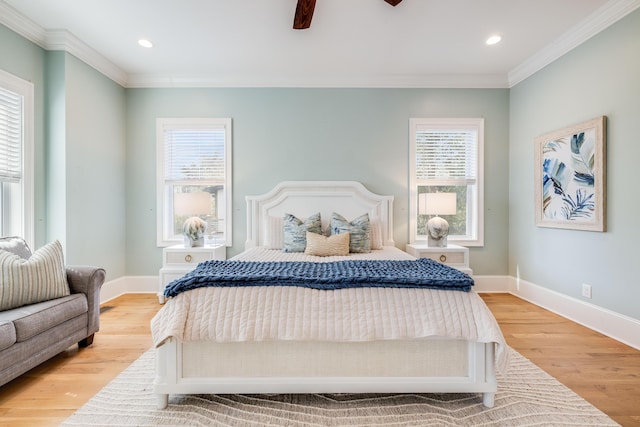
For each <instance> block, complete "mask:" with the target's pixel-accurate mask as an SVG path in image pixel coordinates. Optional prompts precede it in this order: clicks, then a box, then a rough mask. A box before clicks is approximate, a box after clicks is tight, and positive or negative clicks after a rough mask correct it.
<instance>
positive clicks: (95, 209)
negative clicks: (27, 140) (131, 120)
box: [49, 54, 126, 280]
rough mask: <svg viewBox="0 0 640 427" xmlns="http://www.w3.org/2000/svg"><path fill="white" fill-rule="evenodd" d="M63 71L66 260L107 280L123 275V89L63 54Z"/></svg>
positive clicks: (124, 190) (52, 231)
mask: <svg viewBox="0 0 640 427" xmlns="http://www.w3.org/2000/svg"><path fill="white" fill-rule="evenodd" d="M65 75H66V79H65V89H66V90H65V95H66V122H65V125H66V126H65V129H66V138H65V142H66V146H65V163H66V167H65V171H66V193H67V194H66V241H67V245H66V247H67V260H68V262H69V263H73V264H89V265H100V266H101V267H103V268H105V270H106V271H107V280H111V279H114V278H117V277H121V276H123V275H125V250H124V247H125V233H126V225H125V194H126V185H125V177H126V174H125V164H126V163H125V152H126V149H125V145H126V144H125V121H126V108H125V90H124V88H122V87H121V86H120V85H118V84H116V83H114V82H113V81H112V80H110V79H108V78H107V77H105V76H104V75H102V74H101V73H99V72H97V71H96V70H94V69H93V68H91V67H89V66H88V65H86V64H85V63H84V62H82V61H79V60H78V59H77V58H75V57H74V56H72V55H69V54H65ZM52 167H55V165H52ZM55 231H56V230H49V232H50V234H51V237H53V234H55Z"/></svg>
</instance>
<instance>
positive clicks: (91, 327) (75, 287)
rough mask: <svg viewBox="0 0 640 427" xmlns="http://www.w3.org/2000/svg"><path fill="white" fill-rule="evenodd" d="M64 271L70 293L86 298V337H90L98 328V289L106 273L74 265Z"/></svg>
mask: <svg viewBox="0 0 640 427" xmlns="http://www.w3.org/2000/svg"><path fill="white" fill-rule="evenodd" d="M66 270H67V282H69V288H70V289H71V293H83V294H85V295H86V296H87V304H88V306H89V312H88V317H89V324H88V330H87V335H91V334H93V333H95V332H97V331H98V329H99V328H100V287H101V286H102V284H103V283H104V279H105V276H106V272H105V271H104V269H103V268H98V267H89V266H75V265H74V266H67V268H66Z"/></svg>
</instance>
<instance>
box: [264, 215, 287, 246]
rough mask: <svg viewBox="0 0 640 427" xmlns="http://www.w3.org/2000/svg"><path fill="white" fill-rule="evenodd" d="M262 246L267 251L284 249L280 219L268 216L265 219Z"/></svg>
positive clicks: (282, 225)
mask: <svg viewBox="0 0 640 427" xmlns="http://www.w3.org/2000/svg"><path fill="white" fill-rule="evenodd" d="M265 222H266V223H265V228H264V231H265V233H264V246H265V247H266V248H267V249H282V248H283V247H284V220H283V219H282V217H276V216H268V217H267V218H266V219H265Z"/></svg>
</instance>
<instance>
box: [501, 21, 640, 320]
mask: <svg viewBox="0 0 640 427" xmlns="http://www.w3.org/2000/svg"><path fill="white" fill-rule="evenodd" d="M510 98H511V110H510V122H511V132H510V146H509V150H510V156H509V166H510V173H509V181H510V189H509V224H510V227H509V253H510V256H509V272H510V274H511V275H514V276H515V275H517V274H519V276H520V277H521V278H522V279H524V280H526V281H529V282H533V283H535V284H538V285H541V286H544V287H548V288H549V289H552V290H554V291H558V292H561V293H563V294H566V295H570V296H573V297H576V298H581V299H584V298H582V297H581V296H580V295H581V294H580V290H581V284H582V283H588V284H591V285H592V286H593V299H592V300H586V301H588V302H591V303H593V304H596V305H598V306H601V307H605V308H608V309H610V310H613V311H616V312H618V313H622V314H625V315H628V316H631V317H633V318H636V319H640V280H639V279H638V275H637V271H638V269H637V265H636V263H637V262H638V256H637V254H638V249H637V245H638V242H640V227H638V212H639V211H640V198H639V197H638V196H639V195H640V192H639V191H638V179H637V178H636V173H637V172H638V165H637V163H638V159H640V140H639V137H638V134H639V124H640V10H638V11H635V12H633V13H632V14H630V15H629V16H627V17H626V18H624V19H622V20H621V21H620V22H618V23H616V24H615V25H614V26H612V27H610V28H609V29H607V30H605V31H604V32H602V33H600V34H598V35H596V36H595V37H593V38H592V39H591V40H589V41H587V42H586V43H584V44H582V45H581V46H579V47H578V48H576V49H575V50H573V51H571V52H570V53H568V54H567V55H565V56H563V57H562V58H560V59H559V60H557V61H556V62H554V63H553V64H551V65H549V66H547V67H546V68H545V69H543V70H541V71H539V72H538V73H536V74H535V75H533V76H532V77H530V78H529V79H527V80H525V81H524V82H522V83H520V84H518V85H517V86H515V87H514V88H512V90H511V95H510ZM601 115H605V116H607V117H608V135H607V136H608V143H607V208H606V211H607V231H606V232H605V233H598V232H587V231H575V230H561V229H551V228H537V227H535V225H534V216H533V215H534V214H533V212H534V210H533V204H534V197H533V188H534V187H533V152H534V151H533V140H534V138H535V137H536V136H538V135H541V134H544V133H546V132H548V131H552V130H555V129H559V128H563V127H565V126H568V125H571V124H575V123H579V122H581V121H584V120H587V119H591V118H594V117H597V116H601Z"/></svg>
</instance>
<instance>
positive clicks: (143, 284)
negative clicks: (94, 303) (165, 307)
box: [100, 276, 159, 304]
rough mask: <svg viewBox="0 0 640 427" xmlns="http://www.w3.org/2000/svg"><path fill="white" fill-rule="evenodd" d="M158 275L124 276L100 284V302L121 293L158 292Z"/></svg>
mask: <svg viewBox="0 0 640 427" xmlns="http://www.w3.org/2000/svg"><path fill="white" fill-rule="evenodd" d="M158 280H159V278H158V276H124V277H119V278H117V279H115V280H110V281H108V282H106V283H105V284H104V285H102V289H101V290H100V304H103V303H105V302H107V301H110V300H112V299H114V298H116V297H119V296H120V295H123V294H146V293H154V294H155V293H157V292H158Z"/></svg>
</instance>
